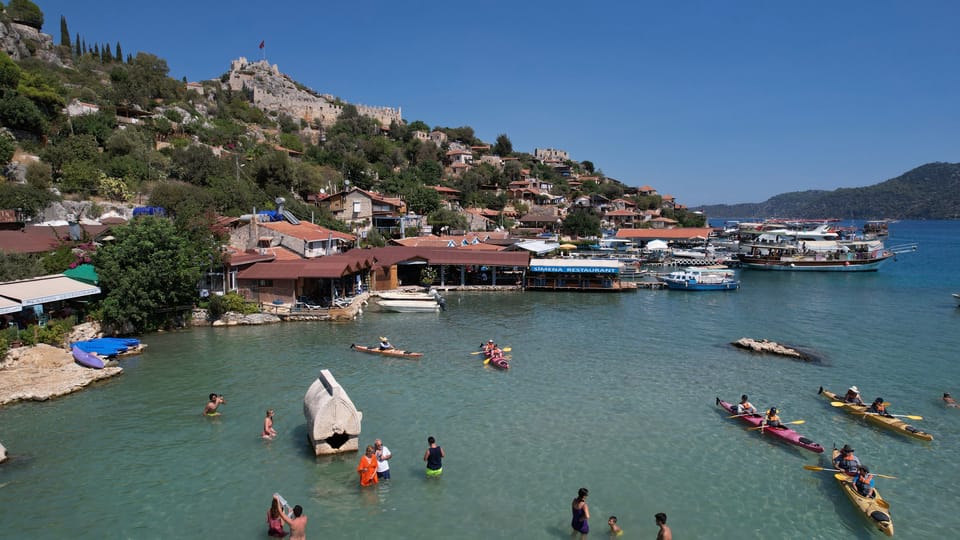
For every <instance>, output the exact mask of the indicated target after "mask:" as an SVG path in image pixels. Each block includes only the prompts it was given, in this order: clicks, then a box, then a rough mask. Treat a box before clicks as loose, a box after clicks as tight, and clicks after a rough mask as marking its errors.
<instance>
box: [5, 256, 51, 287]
mask: <svg viewBox="0 0 960 540" xmlns="http://www.w3.org/2000/svg"><path fill="white" fill-rule="evenodd" d="M46 274H47V272H46V270H45V269H44V266H43V265H42V264H41V263H40V257H39V256H37V255H36V254H33V253H3V252H0V281H16V280H20V279H30V278H33V277H37V276H42V275H46Z"/></svg>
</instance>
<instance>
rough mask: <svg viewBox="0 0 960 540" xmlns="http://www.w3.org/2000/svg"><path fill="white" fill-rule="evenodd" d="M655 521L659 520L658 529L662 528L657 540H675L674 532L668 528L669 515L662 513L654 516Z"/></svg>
mask: <svg viewBox="0 0 960 540" xmlns="http://www.w3.org/2000/svg"><path fill="white" fill-rule="evenodd" d="M653 519H655V520H657V527H660V532H658V533H657V540H673V531H671V530H670V527H667V515H666V514H664V513H663V512H660V513H659V514H657V515H655V516H653Z"/></svg>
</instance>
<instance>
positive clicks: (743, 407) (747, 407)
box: [737, 394, 757, 414]
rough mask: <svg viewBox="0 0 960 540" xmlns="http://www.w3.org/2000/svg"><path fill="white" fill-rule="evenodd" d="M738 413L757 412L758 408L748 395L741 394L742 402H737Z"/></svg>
mask: <svg viewBox="0 0 960 540" xmlns="http://www.w3.org/2000/svg"><path fill="white" fill-rule="evenodd" d="M737 414H757V408H756V407H754V406H753V403H750V402H749V401H748V400H747V395H746V394H743V395H742V396H740V403H738V404H737Z"/></svg>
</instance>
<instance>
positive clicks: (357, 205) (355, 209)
mask: <svg viewBox="0 0 960 540" xmlns="http://www.w3.org/2000/svg"><path fill="white" fill-rule="evenodd" d="M353 213H354V214H359V213H360V201H353Z"/></svg>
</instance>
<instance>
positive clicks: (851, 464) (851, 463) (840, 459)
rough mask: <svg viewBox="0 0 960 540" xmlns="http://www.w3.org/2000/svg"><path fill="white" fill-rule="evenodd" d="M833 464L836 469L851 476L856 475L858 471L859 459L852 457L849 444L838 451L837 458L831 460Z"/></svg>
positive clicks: (851, 449)
mask: <svg viewBox="0 0 960 540" xmlns="http://www.w3.org/2000/svg"><path fill="white" fill-rule="evenodd" d="M833 464H834V465H836V467H837V468H838V469H840V470H842V471H843V472H845V473H847V474H848V475H850V476H853V475H855V474H857V471H858V470H859V469H860V458H858V457H857V456H855V455H853V448H850V445H849V444H845V445H843V448H841V449H840V453H839V454H837V457H835V458H834V459H833Z"/></svg>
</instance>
